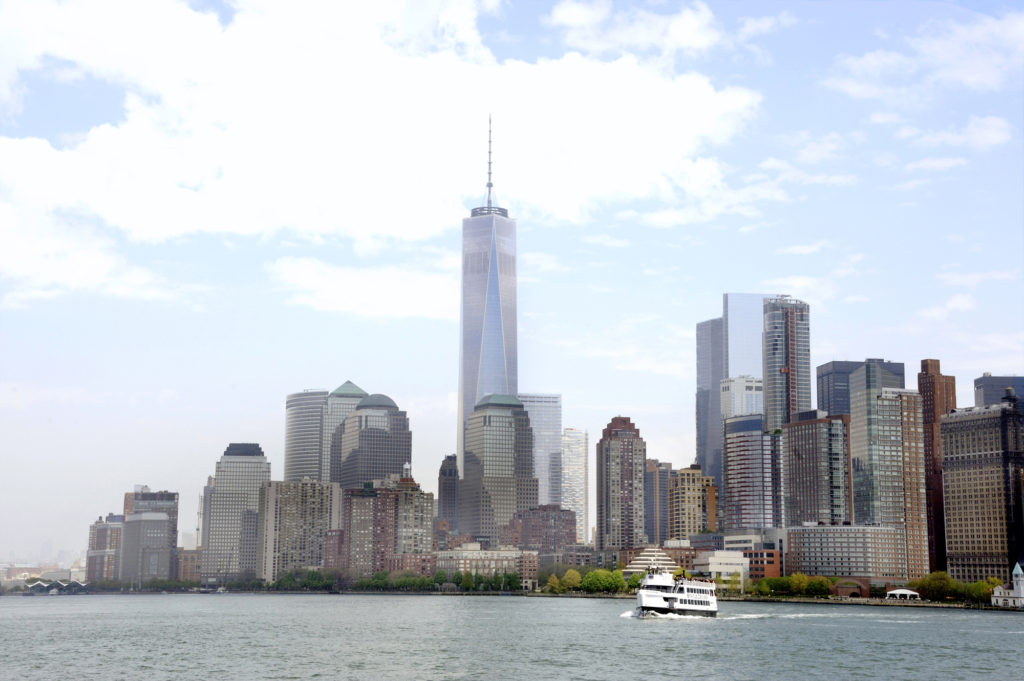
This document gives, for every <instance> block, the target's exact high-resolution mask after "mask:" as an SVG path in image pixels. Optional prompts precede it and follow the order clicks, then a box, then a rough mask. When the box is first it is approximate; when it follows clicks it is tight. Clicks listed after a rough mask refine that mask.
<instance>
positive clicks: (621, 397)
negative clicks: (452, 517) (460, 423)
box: [0, 0, 1024, 561]
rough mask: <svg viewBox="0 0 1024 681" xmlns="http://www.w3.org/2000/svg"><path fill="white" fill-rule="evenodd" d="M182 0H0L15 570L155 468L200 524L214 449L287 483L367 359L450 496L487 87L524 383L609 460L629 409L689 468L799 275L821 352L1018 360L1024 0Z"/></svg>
mask: <svg viewBox="0 0 1024 681" xmlns="http://www.w3.org/2000/svg"><path fill="white" fill-rule="evenodd" d="M190 5H191V8H190V7H189V6H187V5H184V4H172V3H169V2H168V3H164V2H155V3H152V4H151V5H149V6H148V7H147V8H146V10H145V11H143V10H141V9H125V10H123V11H122V12H121V13H118V12H117V11H115V10H113V9H102V8H100V9H94V11H91V12H82V11H81V8H80V7H79V6H78V5H77V4H76V3H64V4H61V5H57V4H51V3H45V2H35V3H26V4H24V5H20V4H18V3H10V4H5V6H4V7H3V8H0V34H3V35H7V34H8V32H9V33H10V35H13V36H17V37H18V38H19V40H0V54H2V55H3V57H4V60H3V63H4V64H6V65H7V66H5V67H4V68H3V69H0V239H2V242H3V243H4V249H3V253H0V357H2V358H3V359H2V360H0V362H2V364H0V433H2V434H0V451H3V452H5V454H6V456H5V457H4V458H5V463H6V464H7V466H6V467H5V475H4V476H3V482H0V498H3V499H4V501H3V502H2V506H0V509H2V510H4V511H5V513H2V514H0V517H2V518H3V520H0V539H2V542H0V561H4V560H9V559H11V558H17V559H33V558H34V557H40V558H48V557H49V556H45V555H40V554H44V553H47V551H44V550H43V549H44V548H45V547H44V546H43V545H44V544H45V543H47V542H48V543H49V552H50V553H56V551H57V550H61V549H63V550H67V551H72V552H74V554H75V555H77V554H78V553H79V552H81V551H82V550H83V549H84V544H85V537H86V533H87V529H88V523H89V522H90V519H94V518H96V517H98V516H106V515H107V514H108V513H117V512H118V511H119V505H118V500H119V499H120V497H121V495H123V493H124V491H125V490H130V489H132V487H133V486H134V485H135V484H146V485H149V486H150V487H151V488H152V489H155V490H170V491H174V492H178V493H179V495H180V508H179V521H178V525H179V528H180V529H181V530H182V531H183V532H187V531H191V530H192V527H193V526H194V520H195V516H196V510H197V504H198V498H199V496H200V494H201V492H202V489H203V483H204V481H205V480H206V478H207V476H208V475H209V473H210V471H212V470H213V467H214V465H215V463H216V460H217V458H218V457H219V455H220V453H221V452H223V450H224V447H225V446H226V445H227V444H228V443H231V442H253V443H259V444H260V446H261V447H262V449H263V451H264V452H265V453H266V456H267V460H268V461H269V462H271V465H272V472H271V476H272V479H274V480H282V479H284V474H285V467H284V445H285V410H284V406H285V404H284V403H285V399H286V396H287V395H290V394H295V393H299V392H301V391H303V390H304V389H307V388H310V389H322V390H325V391H329V390H331V389H332V388H333V387H334V386H337V385H339V384H342V383H343V382H345V381H349V380H351V381H352V382H354V383H355V384H357V385H360V386H364V387H367V388H371V387H372V389H373V390H374V391H380V392H381V393H384V394H387V395H388V396H390V397H391V398H393V399H394V401H395V402H396V403H397V404H399V405H401V406H402V409H403V410H404V411H406V412H407V414H408V417H409V427H410V430H411V431H412V433H413V434H414V436H413V440H412V466H413V477H414V478H415V479H416V480H417V481H418V482H419V483H420V484H421V485H423V488H424V491H429V492H436V491H437V490H436V488H435V485H436V478H437V470H438V466H439V465H440V463H441V461H442V459H443V458H444V456H446V455H448V454H451V453H453V452H455V451H456V433H455V432H453V429H452V424H453V423H456V421H457V402H458V398H457V395H458V377H457V375H456V374H457V367H458V346H459V342H458V323H459V322H458V319H459V290H458V289H459V268H460V264H461V257H460V253H461V249H460V245H459V239H460V231H459V226H460V221H461V219H462V218H463V217H464V216H465V215H467V214H468V213H469V211H470V210H471V209H472V208H473V207H477V206H481V205H482V204H483V200H484V197H485V196H486V186H485V181H486V170H487V169H486V167H485V166H484V161H485V159H484V153H485V152H486V149H485V148H484V146H483V145H484V140H485V137H486V134H487V127H486V126H487V118H488V114H492V115H493V117H494V185H495V187H496V194H497V197H496V201H495V203H496V205H501V206H507V207H508V210H509V214H510V215H512V216H514V217H515V218H516V220H517V223H518V233H517V235H516V238H517V242H518V244H517V245H518V255H517V259H518V262H517V275H518V293H517V298H518V299H517V306H518V325H519V333H518V336H519V338H518V374H519V375H518V385H519V386H520V388H522V389H524V390H529V391H531V392H534V391H535V392H537V393H553V394H560V395H562V412H563V414H562V424H563V426H564V427H572V428H578V429H580V430H582V431H589V433H590V434H591V448H590V451H589V452H588V456H589V457H591V458H590V460H591V462H592V461H593V458H592V457H593V456H594V451H593V446H594V443H595V442H596V440H597V438H596V434H598V433H600V431H601V430H602V428H603V427H604V425H605V424H607V423H608V420H609V419H610V418H612V417H613V416H614V415H617V414H622V415H625V416H628V417H630V418H631V419H632V422H633V423H634V424H636V427H637V428H638V429H640V430H641V432H643V434H644V440H645V441H646V443H647V452H648V456H650V457H651V458H656V459H659V460H661V461H666V462H669V463H671V464H672V465H673V467H674V468H683V467H685V466H687V465H688V464H689V463H691V462H692V461H693V460H694V453H695V425H694V411H695V407H694V395H695V392H696V376H695V334H696V331H695V327H696V324H697V323H698V322H701V321H704V320H708V319H711V318H713V317H715V316H717V315H720V314H721V310H722V307H721V304H722V297H721V296H722V294H723V293H727V292H733V291H764V292H771V293H778V294H787V295H791V296H793V297H794V298H797V299H800V300H804V301H806V302H807V303H808V304H809V305H810V311H811V329H810V356H811V368H812V371H813V369H814V367H816V366H819V365H821V364H824V363H825V362H828V361H833V360H837V361H838V360H849V361H857V362H859V361H863V360H864V359H865V358H869V357H885V358H886V359H888V360H891V361H894V362H901V363H904V364H905V365H907V366H910V367H915V366H917V365H918V363H919V362H920V361H921V360H922V359H925V358H934V359H938V360H940V361H941V363H942V368H943V374H945V375H949V376H955V377H956V378H957V379H958V380H957V403H958V404H961V405H972V404H973V403H974V400H973V381H974V379H975V378H978V377H981V376H982V374H983V372H986V371H987V372H991V373H992V374H994V375H997V376H1002V375H1008V374H1022V373H1024V351H1022V348H1024V322H1022V321H1021V320H1022V319H1024V301H1022V299H1021V297H1020V296H1019V291H1020V285H1021V263H1020V253H1021V252H1022V251H1024V230H1022V228H1021V226H1022V225H1024V213H1022V211H1024V189H1022V187H1024V148H1022V130H1021V125H1020V120H1021V116H1020V111H1021V108H1022V103H1024V95H1022V92H1024V88H1022V87H1021V80H1022V79H1021V61H1022V59H1021V57H1022V56H1024V52H1022V50H1024V48H1022V47H1021V46H1022V45H1024V14H1022V13H1020V12H1011V11H1008V10H1006V9H1005V8H1004V7H1003V6H1002V5H998V4H994V3H993V4H987V3H979V4H977V5H974V7H973V8H971V9H967V8H964V7H959V6H956V5H950V4H943V3H916V4H913V5H909V4H908V5H904V4H889V3H886V4H885V5H884V6H882V5H879V6H875V5H862V4H860V3H828V4H827V5H818V4H797V3H764V4H760V3H759V4H758V5H756V6H753V5H743V4H714V3H712V4H704V3H689V2H685V3H674V4H658V3H625V2H618V3H609V2H594V3H585V2H560V3H555V4H553V5H552V6H550V7H545V8H543V9H540V10H538V9H536V8H534V7H512V6H507V5H503V4H501V3H489V2H485V3H480V4H469V3H467V4H458V3H454V4H442V5H441V6H440V9H438V8H436V7H434V8H422V9H418V10H416V11H413V10H412V9H411V8H405V9H404V10H403V9H401V8H397V7H391V8H387V7H384V8H377V7H372V8H371V7H360V8H349V7H340V6H339V7H336V6H333V5H325V6H323V7H321V8H317V9H316V10H315V13H311V12H310V10H306V9H297V8H286V7H277V8H275V7H264V8H257V7H256V6H255V5H254V4H250V3H246V2H240V3H236V4H235V7H236V9H231V8H229V7H228V6H227V5H225V4H221V3H218V2H215V1H212V0H211V1H197V2H193V3H190ZM82 35H89V36H92V37H91V38H90V40H88V41H83V40H81V39H80V38H79V37H80V36H82ZM76 36H78V37H76ZM166 41H172V43H173V44H174V45H182V44H187V45H190V46H191V49H190V50H189V51H188V53H187V54H182V53H181V51H180V50H178V49H173V48H172V47H171V46H170V44H169V43H167V42H166ZM268 44H273V45H276V46H278V49H276V50H273V51H268V50H267V49H266V46H267V45H268ZM101 45H102V46H103V49H102V50H101V49H98V47H99V46H101ZM268 93H270V94H268ZM609 93H613V94H612V95H610V94H609ZM410 100H413V101H417V102H419V103H421V104H423V105H424V106H420V107H418V109H417V110H416V112H415V113H414V114H410V113H409V107H408V106H407V104H408V102H409V101H410ZM352 101H359V102H360V106H358V107H355V106H350V102H352ZM808 102H814V106H807V103H808ZM429 104H434V105H435V106H429ZM907 387H908V388H914V387H915V383H914V379H913V377H908V381H907ZM812 397H813V395H812ZM812 403H813V401H812ZM42 467H45V469H46V470H47V474H46V475H41V474H40V473H39V471H40V470H41V469H42ZM591 468H592V469H593V466H591ZM593 477H594V474H593V470H591V481H590V486H589V488H590V489H594V483H593ZM591 506H593V501H592V503H591ZM15 510H16V511H17V513H15V512H14V511H15ZM26 517H31V518H32V522H31V523H26V522H24V519H25V518H26ZM592 522H593V521H592Z"/></svg>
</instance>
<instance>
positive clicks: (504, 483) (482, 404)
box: [459, 395, 537, 545]
mask: <svg viewBox="0 0 1024 681" xmlns="http://www.w3.org/2000/svg"><path fill="white" fill-rule="evenodd" d="M463 454H464V456H463V463H462V478H461V480H460V483H459V532H461V533H464V534H470V535H472V536H473V537H474V538H477V539H478V540H480V541H483V542H485V543H488V544H491V545H497V543H498V532H499V529H500V528H501V527H503V526H505V525H508V523H509V521H510V520H512V515H513V514H514V513H515V512H516V511H518V510H524V511H525V510H529V509H531V508H534V507H536V506H537V478H536V477H534V475H533V430H532V428H531V427H530V417H529V416H528V415H527V413H526V410H525V409H523V403H522V402H520V401H519V400H518V399H516V398H515V397H512V396H511V395H488V396H486V397H484V398H483V399H481V400H480V401H479V402H478V403H477V405H476V409H475V410H474V411H473V414H472V415H471V416H470V417H469V421H468V422H467V424H466V439H465V450H464V452H463Z"/></svg>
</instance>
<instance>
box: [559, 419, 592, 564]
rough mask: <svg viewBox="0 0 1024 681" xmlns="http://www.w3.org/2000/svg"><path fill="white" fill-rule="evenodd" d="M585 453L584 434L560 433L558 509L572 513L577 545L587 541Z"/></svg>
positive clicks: (587, 505) (586, 468) (587, 514)
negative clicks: (559, 496) (560, 453)
mask: <svg viewBox="0 0 1024 681" xmlns="http://www.w3.org/2000/svg"><path fill="white" fill-rule="evenodd" d="M589 450H590V446H589V444H588V443H587V431H585V430H578V429H576V428H566V429H565V430H563V431H562V508H564V509H568V510H570V511H573V512H575V513H576V543H577V544H586V543H587V541H588V540H589V537H588V536H587V534H588V532H589V528H590V491H589V490H590V485H589V484H588V483H587V480H588V476H589V473H590V467H589V466H588V465H587V462H588V460H589V458H590V457H589V456H587V455H588V454H589Z"/></svg>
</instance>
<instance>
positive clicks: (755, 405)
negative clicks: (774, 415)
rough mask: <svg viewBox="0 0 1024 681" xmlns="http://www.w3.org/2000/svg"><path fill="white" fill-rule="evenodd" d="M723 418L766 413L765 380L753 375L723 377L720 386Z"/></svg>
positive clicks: (720, 408)
mask: <svg viewBox="0 0 1024 681" xmlns="http://www.w3.org/2000/svg"><path fill="white" fill-rule="evenodd" d="M719 398H720V401H721V406H720V407H719V411H720V413H721V414H722V418H723V419H731V418H732V417H733V416H746V415H748V414H763V413H764V382H763V381H762V380H761V379H760V378H754V377H753V376H733V377H731V378H723V379H722V382H721V386H720V388H719Z"/></svg>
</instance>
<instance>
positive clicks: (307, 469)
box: [284, 381, 366, 482]
mask: <svg viewBox="0 0 1024 681" xmlns="http://www.w3.org/2000/svg"><path fill="white" fill-rule="evenodd" d="M364 397H366V391H364V390H363V389H362V388H360V387H359V386H357V385H356V384H355V383H353V382H352V381H345V382H344V383H343V384H341V385H340V386H338V387H337V388H335V389H334V390H333V391H331V392H327V391H326V390H305V391H303V392H301V393H293V394H291V395H288V397H287V398H286V399H285V440H284V479H285V480H287V481H300V480H302V479H304V478H309V479H310V480H319V481H321V482H329V481H332V480H333V481H335V482H337V480H338V476H339V475H340V472H339V471H340V469H339V466H340V463H341V458H340V457H341V435H342V432H343V431H344V424H345V419H346V418H347V417H348V415H349V414H351V413H352V411H353V410H355V408H356V405H357V404H359V401H360V400H362V399H363V398H364Z"/></svg>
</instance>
